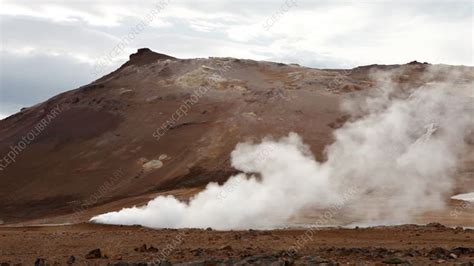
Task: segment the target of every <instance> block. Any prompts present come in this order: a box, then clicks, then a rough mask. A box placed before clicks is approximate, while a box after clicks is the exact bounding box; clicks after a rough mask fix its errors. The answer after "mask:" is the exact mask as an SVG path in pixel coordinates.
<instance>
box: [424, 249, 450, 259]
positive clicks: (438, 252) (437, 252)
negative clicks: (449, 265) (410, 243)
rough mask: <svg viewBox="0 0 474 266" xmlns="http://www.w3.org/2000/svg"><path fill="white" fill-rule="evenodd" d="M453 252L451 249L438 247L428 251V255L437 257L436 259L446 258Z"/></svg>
mask: <svg viewBox="0 0 474 266" xmlns="http://www.w3.org/2000/svg"><path fill="white" fill-rule="evenodd" d="M450 253H451V252H450V251H449V250H446V249H444V248H440V247H437V248H433V249H432V250H430V252H429V253H428V255H429V256H430V257H432V258H436V259H444V258H447V257H448V256H449V254H450Z"/></svg>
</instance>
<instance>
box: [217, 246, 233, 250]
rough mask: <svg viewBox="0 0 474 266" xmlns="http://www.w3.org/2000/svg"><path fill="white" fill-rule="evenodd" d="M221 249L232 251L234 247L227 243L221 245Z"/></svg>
mask: <svg viewBox="0 0 474 266" xmlns="http://www.w3.org/2000/svg"><path fill="white" fill-rule="evenodd" d="M219 250H226V251H231V250H232V247H231V246H230V245H225V246H222V247H220V248H219Z"/></svg>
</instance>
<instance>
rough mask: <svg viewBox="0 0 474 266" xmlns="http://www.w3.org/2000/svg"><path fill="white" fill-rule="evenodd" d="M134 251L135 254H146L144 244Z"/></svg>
mask: <svg viewBox="0 0 474 266" xmlns="http://www.w3.org/2000/svg"><path fill="white" fill-rule="evenodd" d="M134 250H135V251H136V252H146V251H147V248H146V244H143V245H141V246H140V247H138V248H135V249H134Z"/></svg>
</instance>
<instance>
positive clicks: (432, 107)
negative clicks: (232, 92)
mask: <svg viewBox="0 0 474 266" xmlns="http://www.w3.org/2000/svg"><path fill="white" fill-rule="evenodd" d="M469 86H472V83H471V84H465V85H464V86H462V85H460V86H459V87H456V88H455V87H450V86H447V84H443V83H436V84H429V85H424V86H423V87H420V88H417V89H416V90H408V89H400V88H395V86H393V84H391V83H390V82H388V81H386V82H383V83H381V84H380V85H379V87H378V89H371V92H370V94H371V95H369V96H366V97H362V98H357V99H353V100H351V101H348V102H346V103H345V104H344V108H345V109H346V111H348V112H349V113H351V114H352V115H353V116H354V118H353V119H351V120H350V121H348V122H346V124H345V125H344V126H343V127H341V128H339V129H338V130H336V131H335V133H334V134H335V142H334V143H333V144H331V145H330V146H328V147H327V148H326V155H327V160H326V161H325V162H322V163H320V162H318V161H316V160H315V158H314V157H313V155H312V154H311V152H310V149H309V147H308V146H306V145H305V144H304V143H303V140H302V139H301V138H300V137H299V136H298V135H297V134H296V133H290V134H289V135H288V136H287V137H284V138H281V139H279V140H272V139H270V138H265V139H264V140H263V141H262V142H261V143H241V144H238V145H237V146H236V148H235V150H234V151H233V152H232V154H231V163H232V166H233V167H235V168H236V169H238V170H240V171H242V172H244V173H242V174H238V175H235V176H232V177H230V179H229V180H228V181H227V182H226V183H225V184H223V185H222V186H220V185H218V184H216V183H210V184H208V185H207V187H206V189H205V190H204V191H202V192H201V193H199V194H197V195H196V196H195V197H193V198H192V199H191V200H190V202H189V203H184V202H180V201H178V200H177V199H176V198H174V197H172V196H167V197H163V196H160V197H157V198H155V199H154V200H152V201H150V202H149V203H148V204H147V205H146V206H144V207H133V208H126V209H123V210H121V211H118V212H111V213H106V214H102V215H99V216H96V217H94V218H92V219H91V221H93V222H99V223H108V224H125V225H133V224H141V225H144V226H148V227H154V228H183V227H200V228H205V227H212V228H215V229H244V228H273V227H277V226H281V225H285V224H287V223H288V220H289V219H290V218H291V217H293V216H295V215H297V214H298V213H299V212H301V211H302V210H304V209H306V208H330V207H332V206H334V205H337V204H340V203H341V202H345V203H347V204H345V205H344V208H343V211H344V213H346V214H347V215H349V216H350V217H351V219H353V221H359V222H367V223H378V224H387V223H401V222H410V220H411V218H412V217H413V215H414V214H416V213H418V212H421V211H427V210H432V209H438V208H441V207H443V204H444V203H443V202H444V198H445V196H446V194H447V193H449V192H450V190H451V188H452V184H453V174H454V173H455V171H456V168H457V166H458V158H459V157H460V156H461V155H462V154H463V152H464V151H465V148H466V145H465V139H466V138H467V137H468V136H469V134H472V130H473V128H474V121H473V119H472V111H473V110H472V103H473V102H472V97H470V96H469ZM348 190H351V191H352V192H351V199H350V202H347V195H345V194H346V192H347V191H348ZM368 204H370V208H368V207H367V206H368Z"/></svg>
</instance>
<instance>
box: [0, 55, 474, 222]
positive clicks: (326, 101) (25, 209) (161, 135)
mask: <svg viewBox="0 0 474 266" xmlns="http://www.w3.org/2000/svg"><path fill="white" fill-rule="evenodd" d="M374 71H382V72H383V71H385V72H387V71H390V72H392V73H393V79H394V81H395V82H396V83H397V84H398V85H399V86H400V89H403V88H404V87H405V86H421V85H423V84H425V83H428V82H433V81H440V80H444V81H449V82H453V83H461V84H466V83H468V82H472V80H474V74H473V72H474V71H473V68H470V67H462V66H458V67H454V66H445V65H430V64H426V63H418V62H412V63H409V64H406V65H387V66H381V65H371V66H363V67H357V68H354V69H350V70H323V69H312V68H306V67H301V66H298V65H286V64H281V63H273V62H259V61H253V60H241V59H234V58H208V59H202V58H199V59H177V58H174V57H171V56H167V55H163V54H158V53H155V52H152V51H151V50H149V49H146V48H145V49H139V50H138V52H137V53H135V54H132V55H131V56H130V60H129V61H128V62H126V63H125V64H124V65H122V66H121V67H120V68H119V69H117V70H116V71H114V72H112V73H110V74H109V75H106V76H104V77H102V78H100V79H98V80H96V81H94V82H92V83H91V84H88V85H86V86H83V87H80V88H77V89H75V90H71V91H68V92H65V93H62V94H60V95H57V96H55V97H53V98H51V99H49V100H48V101H46V102H44V103H40V104H37V105H35V106H33V107H30V108H25V109H23V110H22V111H21V112H19V113H17V114H15V115H12V116H10V117H8V118H6V119H4V120H2V121H0V159H1V160H2V161H0V163H1V167H2V168H1V169H2V171H0V210H1V217H0V219H2V220H3V222H4V223H16V222H21V221H28V220H32V219H38V218H48V217H56V216H58V215H66V214H70V213H74V212H76V213H77V212H78V211H79V210H83V209H85V208H90V207H95V208H99V209H100V208H106V209H117V208H119V207H121V206H126V205H130V204H139V203H143V202H146V201H147V200H148V199H149V197H148V196H145V197H144V196H143V195H154V193H158V192H165V191H169V190H175V189H191V188H192V189H199V188H200V187H202V186H203V185H205V184H207V183H208V182H209V181H218V182H222V181H225V180H226V179H227V178H228V177H229V176H230V175H231V174H232V173H234V172H235V170H234V169H232V168H231V167H230V164H229V154H230V152H231V151H232V150H233V148H234V147H235V145H236V144H237V143H239V142H242V141H247V140H254V141H257V140H260V139H261V138H262V137H264V136H268V135H271V136H274V137H280V136H284V135H286V134H288V132H290V131H294V132H297V133H299V134H300V135H301V136H302V137H303V139H304V141H305V142H306V143H307V144H309V145H310V146H311V149H312V152H313V153H314V154H315V156H316V158H317V159H318V160H324V152H323V151H324V147H325V146H326V145H327V144H329V143H331V141H332V135H331V134H332V131H333V130H334V129H335V128H338V127H340V126H341V125H342V124H343V123H344V122H345V121H346V120H347V119H350V114H347V113H343V112H342V111H340V107H339V105H340V103H341V101H342V100H344V99H346V98H348V97H353V96H354V95H357V94H364V93H367V92H369V91H370V90H373V89H375V88H376V84H375V81H374V80H373V78H372V76H371V73H373V72H374ZM453 71H455V72H456V73H458V76H457V77H456V79H453V78H452V76H450V75H451V73H453ZM433 72H434V73H436V75H431V74H430V75H427V73H433ZM42 121H43V122H42ZM41 125H42V126H41ZM32 134H33V135H32ZM30 139H31V140H30ZM471 154H473V153H471ZM3 156H5V157H3ZM13 160H14V162H13ZM473 161H474V156H470V157H469V158H466V163H465V165H466V166H465V168H464V170H463V175H462V177H463V178H462V179H460V180H461V181H460V183H459V187H463V186H465V185H466V184H469V185H470V186H471V187H472V184H473V181H472V180H473V178H472V176H473V175H472V173H473V165H474V164H473ZM192 193H193V192H192V191H191V192H190V190H186V191H185V192H183V198H186V197H187V196H189V195H190V194H192ZM178 194H179V193H178ZM104 204H105V205H104ZM101 206H102V207H101ZM104 206H108V207H104ZM81 219H83V220H84V219H87V217H83V218H81Z"/></svg>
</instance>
